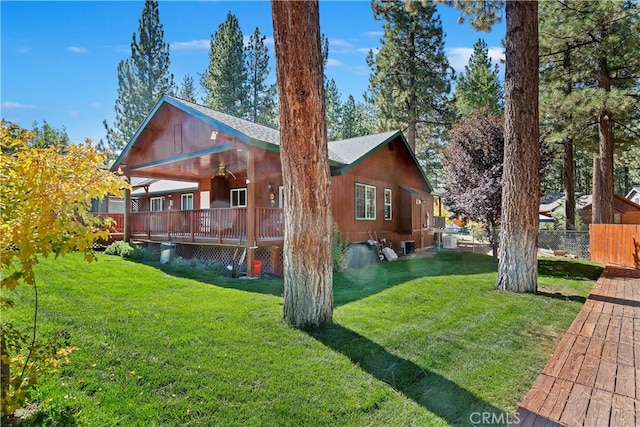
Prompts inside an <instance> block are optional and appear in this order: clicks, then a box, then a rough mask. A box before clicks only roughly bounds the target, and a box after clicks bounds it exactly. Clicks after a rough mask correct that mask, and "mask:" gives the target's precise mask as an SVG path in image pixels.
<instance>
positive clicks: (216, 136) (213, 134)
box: [211, 130, 218, 141]
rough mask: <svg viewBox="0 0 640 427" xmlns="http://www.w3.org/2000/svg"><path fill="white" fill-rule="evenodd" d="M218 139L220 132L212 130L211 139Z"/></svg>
mask: <svg viewBox="0 0 640 427" xmlns="http://www.w3.org/2000/svg"><path fill="white" fill-rule="evenodd" d="M216 139H218V132H216V131H215V130H214V131H213V132H211V140H212V141H215V140H216Z"/></svg>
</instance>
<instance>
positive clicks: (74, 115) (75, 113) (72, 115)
mask: <svg viewBox="0 0 640 427" xmlns="http://www.w3.org/2000/svg"><path fill="white" fill-rule="evenodd" d="M69 116H71V117H74V118H77V117H80V112H79V111H73V110H72V111H69Z"/></svg>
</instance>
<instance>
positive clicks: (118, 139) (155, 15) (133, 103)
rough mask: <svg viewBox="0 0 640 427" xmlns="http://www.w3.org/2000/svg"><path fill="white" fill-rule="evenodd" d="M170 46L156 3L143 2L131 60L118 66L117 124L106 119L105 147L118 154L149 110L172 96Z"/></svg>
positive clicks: (133, 41)
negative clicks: (165, 95) (165, 96)
mask: <svg viewBox="0 0 640 427" xmlns="http://www.w3.org/2000/svg"><path fill="white" fill-rule="evenodd" d="M169 65H170V60H169V45H168V44H167V43H165V42H164V29H163V26H162V24H161V23H160V12H159V10H158V2H157V1H154V0H146V1H145V4H144V8H143V10H142V16H141V17H140V21H139V26H138V34H137V35H136V33H133V36H132V41H131V58H129V59H127V60H124V61H121V62H120V63H119V64H118V97H117V98H116V106H115V111H116V121H115V124H114V126H113V127H110V126H109V125H108V124H107V122H106V120H105V121H104V126H105V128H106V130H107V141H106V142H107V145H108V146H109V147H110V148H111V150H112V151H114V152H119V151H120V150H121V149H122V148H123V147H124V146H125V145H126V144H127V143H128V142H129V140H130V139H131V138H132V137H133V135H134V134H135V132H136V131H137V130H138V127H139V126H140V124H141V123H142V122H143V121H144V119H145V118H146V117H147V115H148V114H149V112H150V111H151V108H152V107H153V106H154V105H155V103H156V102H157V101H158V99H159V98H160V97H161V96H162V95H163V94H165V93H169V94H171V93H173V91H174V83H173V75H172V74H171V73H169Z"/></svg>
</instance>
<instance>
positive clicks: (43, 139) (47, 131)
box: [28, 120, 71, 152]
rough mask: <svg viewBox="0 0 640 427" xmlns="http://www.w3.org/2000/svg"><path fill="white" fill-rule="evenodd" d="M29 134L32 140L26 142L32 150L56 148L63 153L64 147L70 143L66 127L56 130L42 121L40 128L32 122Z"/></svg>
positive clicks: (36, 123)
mask: <svg viewBox="0 0 640 427" xmlns="http://www.w3.org/2000/svg"><path fill="white" fill-rule="evenodd" d="M31 132H32V133H33V139H31V140H30V141H29V142H28V145H29V147H32V148H47V147H58V148H61V149H62V152H64V151H65V150H64V149H65V147H67V146H69V144H70V143H71V140H70V139H69V135H68V134H67V128H66V127H64V126H62V127H61V128H59V129H56V128H54V127H53V126H51V125H50V124H49V123H47V121H46V120H43V121H42V126H40V125H38V122H33V127H32V128H31Z"/></svg>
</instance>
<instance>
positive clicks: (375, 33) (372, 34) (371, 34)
mask: <svg viewBox="0 0 640 427" xmlns="http://www.w3.org/2000/svg"><path fill="white" fill-rule="evenodd" d="M383 34H384V32H382V31H367V32H366V33H364V35H365V36H368V37H382V35H383Z"/></svg>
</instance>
